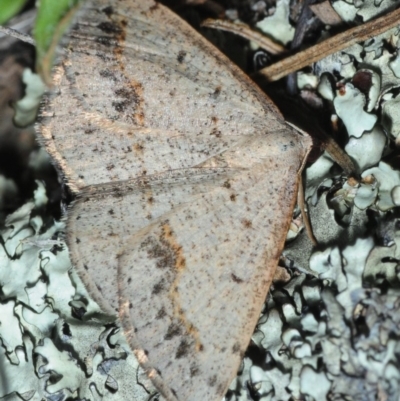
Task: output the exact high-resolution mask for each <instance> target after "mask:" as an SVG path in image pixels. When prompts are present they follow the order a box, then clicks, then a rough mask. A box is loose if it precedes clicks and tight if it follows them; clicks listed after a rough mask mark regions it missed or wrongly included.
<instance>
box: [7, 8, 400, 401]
mask: <svg viewBox="0 0 400 401" xmlns="http://www.w3.org/2000/svg"><path fill="white" fill-rule="evenodd" d="M343 3H344V2H341V1H340V0H339V1H337V2H334V3H333V6H334V8H335V10H336V11H337V13H338V14H339V15H341V16H342V18H343V19H344V20H346V18H349V17H348V16H349V14H351V15H353V14H354V17H355V16H356V15H362V16H364V17H365V18H370V17H371V16H372V15H374V12H375V13H377V12H378V11H379V12H380V11H381V10H382V8H383V7H385V6H387V2H385V1H383V2H381V4H380V7H377V6H376V3H375V2H362V4H361V5H360V4H357V3H356V2H354V3H350V2H348V3H345V4H343ZM349 10H350V11H349ZM354 17H353V18H354ZM398 36H399V34H398V30H397V29H393V30H391V31H389V32H388V33H387V34H385V35H381V37H379V38H376V39H374V40H372V41H371V42H370V43H365V44H364V46H363V47H361V48H360V46H353V47H352V48H350V49H347V50H346V51H343V52H341V53H340V54H335V55H332V56H330V57H328V58H327V59H325V60H322V61H321V62H319V63H317V64H316V65H315V66H314V69H313V74H314V75H315V77H316V82H318V85H317V86H315V85H313V86H312V85H310V90H314V91H315V92H316V93H317V91H318V92H319V93H320V94H321V96H322V97H323V98H324V99H325V100H324V101H325V102H329V104H330V107H331V109H332V115H333V117H334V116H335V115H336V116H338V117H339V120H338V121H339V125H340V126H339V130H340V132H341V133H347V135H348V136H347V145H346V147H345V150H346V151H347V152H348V154H349V155H350V156H351V157H352V158H353V159H354V161H355V163H356V165H357V167H358V169H359V173H360V177H361V178H360V179H359V180H355V179H354V178H352V177H350V178H349V177H345V176H343V175H341V172H340V169H339V168H337V167H336V166H335V164H334V162H333V161H332V160H331V159H330V157H329V156H328V155H327V154H325V153H324V154H322V155H321V156H320V158H319V159H318V160H317V161H316V162H315V163H314V164H312V165H311V166H310V167H309V168H308V169H307V171H306V177H307V181H306V189H305V192H306V200H307V202H308V208H309V213H310V215H311V221H312V224H313V226H314V228H315V234H316V236H317V238H318V240H319V242H320V246H319V247H318V248H317V249H316V250H313V249H312V248H311V247H308V248H307V247H306V248H305V247H304V243H305V242H306V239H305V234H304V232H299V233H298V238H297V239H295V240H291V242H290V243H289V246H288V247H287V249H286V250H285V252H284V258H283V263H284V264H285V265H286V266H287V267H288V268H289V272H290V275H291V278H290V280H289V281H288V282H286V283H283V284H282V283H276V284H275V286H274V289H273V290H272V291H271V292H270V294H269V296H268V299H267V301H266V304H265V310H264V313H263V314H262V316H261V317H260V321H259V324H258V326H257V329H256V331H255V333H254V335H253V341H252V344H251V346H250V348H249V350H248V353H247V354H246V356H245V358H244V360H243V363H242V368H241V370H240V372H239V374H238V377H237V378H236V379H235V381H234V382H233V383H232V385H231V387H230V390H229V391H228V394H227V396H226V400H238V401H239V400H262V401H266V400H291V399H305V400H324V399H327V400H328V399H329V400H340V399H344V398H346V399H353V400H375V399H379V400H397V399H398V397H399V395H400V389H399V383H400V381H399V379H400V369H399V368H400V367H399V362H398V358H397V356H396V355H398V353H399V352H400V342H399V334H398V327H399V323H400V322H399V319H400V315H399V314H398V313H396V312H397V310H398V307H399V303H400V285H399V284H400V270H399V267H398V266H399V259H400V224H399V213H398V209H397V206H398V205H399V204H400V202H399V188H400V172H399V166H398V164H397V162H396V157H395V153H396V148H395V146H394V144H395V141H396V138H397V137H398V135H399V134H398V133H399V132H400V128H399V124H400V121H399V120H400V119H399V118H398V116H397V108H396V107H395V104H396V97H397V96H398V90H397V88H398V87H399V86H400V79H399V78H398V75H399V74H398V73H397V69H396V68H397V66H396V60H397V42H398V40H399V38H398ZM388 43H390V44H392V45H393V47H390V46H389V47H388ZM399 44H400V42H399ZM399 47H400V45H399ZM360 71H361V73H362V74H363V75H364V76H365V75H367V76H368V75H369V76H370V77H374V76H376V74H378V76H379V78H380V80H379V79H372V78H371V79H370V80H368V79H366V81H367V83H366V84H364V85H362V84H360V80H359V79H358V78H359V76H358V77H357V74H358V75H359V73H360ZM327 76H329V78H328V79H326V77H327ZM311 82H312V81H311ZM332 82H333V85H332V84H330V83H332ZM323 84H324V85H325V86H326V88H321V85H323ZM329 84H330V85H331V88H330V89H329ZM316 87H318V89H316ZM376 93H378V96H376ZM374 99H375V100H374ZM354 115H357V116H358V117H357V122H358V123H359V124H358V125H355V124H354V119H352V116H353V117H354ZM332 120H333V121H334V118H332ZM341 124H342V125H341ZM367 152H368V153H367ZM39 157H40V155H39V154H38V153H37V154H36V160H35V156H33V160H32V164H35V163H37V165H40V163H43V161H41V160H40V159H39ZM382 159H383V160H382ZM46 162H47V161H44V163H46ZM0 184H1V185H2V186H3V188H4V189H3V188H2V189H1V190H0V193H3V192H2V191H4V193H7V191H9V190H12V191H15V185H12V184H10V182H9V181H7V179H6V178H2V180H0ZM48 202H49V200H48V198H47V197H46V195H45V191H43V184H42V183H40V182H38V183H37V189H36V191H35V194H34V197H33V200H31V201H28V202H27V203H25V204H23V205H22V206H21V207H20V208H19V209H18V210H16V211H15V212H13V213H12V214H10V215H9V216H8V217H7V219H6V220H5V224H4V227H3V228H2V230H1V238H2V247H1V253H2V254H1V259H2V263H1V265H0V287H1V305H0V307H1V308H0V309H1V311H0V338H1V346H0V353H1V356H0V360H1V363H2V373H1V375H0V399H4V400H14V399H15V400H17V399H22V400H30V399H32V400H41V399H47V400H55V399H57V400H63V399H67V398H71V397H72V398H73V399H87V400H89V399H90V400H101V399H110V397H111V395H112V396H113V399H121V400H126V399H137V400H150V399H152V397H154V396H155V390H154V388H153V387H152V385H151V383H150V381H149V380H148V379H147V378H146V377H145V375H144V374H143V373H142V372H141V369H140V368H139V366H138V363H137V361H136V360H135V358H134V357H133V355H132V354H131V352H130V351H129V347H128V346H127V345H126V343H125V342H124V339H123V336H122V335H121V332H120V331H119V328H118V327H117V326H115V324H114V323H113V322H110V320H109V318H108V317H107V316H105V315H104V314H103V313H102V312H101V310H100V309H99V308H98V307H97V305H96V304H95V303H94V302H93V301H92V300H91V299H90V297H89V295H88V294H87V292H86V290H85V288H84V286H83V285H82V283H81V282H80V281H79V278H78V277H77V275H76V274H75V273H74V271H73V270H72V267H71V264H70V262H69V258H68V252H67V249H66V245H65V244H64V243H63V241H62V235H63V230H64V226H63V223H59V222H52V223H49V220H48V219H47V218H45V217H43V216H42V215H43V214H44V208H43V206H45V205H46V204H47V203H48ZM371 226H372V227H374V229H373V230H372V231H371V230H370V229H369V227H371ZM293 236H296V235H293ZM343 238H345V240H343ZM10 272H11V273H10ZM4 322H7V324H5V323H4ZM126 371H129V372H130V373H129V375H127V374H126ZM133 371H136V372H137V373H136V376H135V377H136V380H132V373H131V372H133Z"/></svg>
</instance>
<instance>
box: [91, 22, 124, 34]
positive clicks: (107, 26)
mask: <svg viewBox="0 0 400 401" xmlns="http://www.w3.org/2000/svg"><path fill="white" fill-rule="evenodd" d="M97 27H98V28H99V29H100V30H102V31H103V32H105V33H114V34H120V33H121V32H122V29H121V28H120V27H119V26H118V25H117V24H116V23H114V22H111V21H105V22H100V24H98V25H97Z"/></svg>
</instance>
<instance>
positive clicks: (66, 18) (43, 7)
mask: <svg viewBox="0 0 400 401" xmlns="http://www.w3.org/2000/svg"><path fill="white" fill-rule="evenodd" d="M79 3H80V0H58V1H54V0H41V1H40V3H39V6H38V14H37V18H36V24H35V27H34V38H35V41H36V55H37V58H36V71H37V72H38V73H39V74H40V75H41V77H42V79H43V81H44V82H45V83H46V84H48V85H49V84H50V83H51V75H50V72H51V68H52V66H53V60H54V56H55V51H56V48H57V45H58V43H59V42H60V39H61V37H62V35H63V34H64V32H65V31H66V29H67V28H68V26H69V24H70V22H71V19H72V17H73V16H74V15H75V12H76V11H77V9H78V6H79Z"/></svg>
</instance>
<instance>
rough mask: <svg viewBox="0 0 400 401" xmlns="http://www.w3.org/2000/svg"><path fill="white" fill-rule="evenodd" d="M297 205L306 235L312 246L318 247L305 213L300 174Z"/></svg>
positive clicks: (301, 176)
mask: <svg viewBox="0 0 400 401" xmlns="http://www.w3.org/2000/svg"><path fill="white" fill-rule="evenodd" d="M297 204H298V205H299V208H300V213H301V216H302V217H303V223H304V227H305V229H306V233H307V235H308V238H309V239H310V241H311V242H312V244H313V245H314V246H317V245H318V241H317V239H316V238H315V236H314V233H313V229H312V226H311V222H310V216H309V215H308V213H307V212H306V200H305V199H304V185H303V175H302V174H300V176H299V189H298V193H297Z"/></svg>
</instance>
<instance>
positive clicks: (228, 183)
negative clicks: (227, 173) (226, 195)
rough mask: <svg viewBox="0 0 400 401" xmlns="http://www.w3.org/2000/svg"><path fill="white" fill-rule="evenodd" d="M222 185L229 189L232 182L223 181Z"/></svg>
mask: <svg viewBox="0 0 400 401" xmlns="http://www.w3.org/2000/svg"><path fill="white" fill-rule="evenodd" d="M222 186H223V187H225V188H227V189H230V187H231V183H230V182H229V181H228V180H226V181H225V182H224V183H223V185H222Z"/></svg>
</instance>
